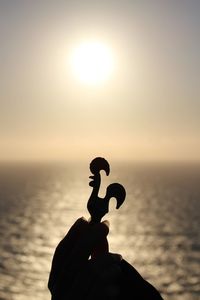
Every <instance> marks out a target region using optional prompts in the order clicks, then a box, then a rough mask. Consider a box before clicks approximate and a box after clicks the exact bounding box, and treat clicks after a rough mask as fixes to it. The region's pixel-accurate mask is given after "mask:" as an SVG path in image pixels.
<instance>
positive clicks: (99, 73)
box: [71, 42, 113, 84]
mask: <svg viewBox="0 0 200 300" xmlns="http://www.w3.org/2000/svg"><path fill="white" fill-rule="evenodd" d="M71 64H72V69H73V72H74V74H75V76H76V77H78V78H79V79H80V80H81V81H82V82H84V83H86V84H96V83H100V82H103V81H105V80H107V79H108V78H109V77H110V75H111V73H112V71H113V59H112V54H111V51H110V49H109V48H108V47H106V46H105V45H104V44H101V43H98V42H88V43H83V44H80V45H79V46H78V47H77V48H76V49H75V50H74V51H73V54H72V58H71Z"/></svg>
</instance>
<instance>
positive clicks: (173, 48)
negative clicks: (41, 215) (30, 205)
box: [0, 0, 200, 160]
mask: <svg viewBox="0 0 200 300" xmlns="http://www.w3.org/2000/svg"><path fill="white" fill-rule="evenodd" d="M91 39H94V40H97V41H99V42H102V43H105V44H106V45H108V47H110V49H111V50H112V53H113V60H114V63H115V72H114V73H113V74H112V76H111V77H110V79H109V80H107V81H105V82H104V83H101V84H99V85H96V86H88V85H84V84H83V83H81V82H80V81H79V80H78V79H77V78H75V77H74V76H73V74H72V70H71V69H70V67H69V63H68V60H69V56H70V53H71V51H72V49H73V48H74V47H76V45H78V44H79V43H81V42H82V41H88V40H91ZM0 44H1V46H0V159H30V158H31V159H32V158H34V159H43V158H45V159H62V158H87V157H89V158H91V157H92V158H93V157H95V156H97V155H101V156H105V157H106V158H108V159H109V157H112V158H116V159H132V160H135V159H136V160H137V159H153V160H154V159H183V160H186V159H192V160H195V159H198V160H200V59H199V53H200V1H199V0H188V1H185V0H168V1H166V0H163V1H162V0H157V1H156V0H153V1H151V0H138V1H134V0H132V1H131V0H130V1H127V0H123V1H117V0H115V1H112V0H109V1H108V0H106V1H104V0H101V1H95V0H91V1H84V0H79V1H76V0H73V1H67V0H65V1H64V0H57V1H50V0H48V1H46V0H43V1H42V0H41V1H38V0H34V1H31V0H0Z"/></svg>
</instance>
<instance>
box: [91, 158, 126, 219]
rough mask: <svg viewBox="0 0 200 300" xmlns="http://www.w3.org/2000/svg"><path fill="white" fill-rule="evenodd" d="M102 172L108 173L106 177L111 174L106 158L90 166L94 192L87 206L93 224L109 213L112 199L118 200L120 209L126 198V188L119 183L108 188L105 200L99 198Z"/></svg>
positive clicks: (97, 159) (95, 161) (95, 160)
mask: <svg viewBox="0 0 200 300" xmlns="http://www.w3.org/2000/svg"><path fill="white" fill-rule="evenodd" d="M101 170H104V171H105V172H106V175H107V176H108V175H109V173H110V166H109V164H108V162H107V161H106V160H105V159H104V158H102V157H96V158H95V159H93V161H92V162H91V164H90V171H91V172H92V174H94V176H90V177H89V178H91V179H92V181H91V182H90V183H89V185H90V186H92V187H93V191H92V193H91V196H90V198H89V200H88V204H87V208H88V211H89V213H90V215H91V222H92V223H93V222H100V221H101V219H102V217H103V216H104V215H105V214H106V213H107V212H108V206H109V200H110V198H112V197H115V198H116V199H117V206H116V208H117V209H118V208H119V207H120V206H121V205H122V203H123V202H124V200H125V197H126V191H125V189H124V187H123V186H122V185H121V184H119V183H113V184H110V185H109V186H108V187H107V191H106V195H105V198H104V199H102V198H99V197H98V193H99V188H100V184H101V175H100V171H101Z"/></svg>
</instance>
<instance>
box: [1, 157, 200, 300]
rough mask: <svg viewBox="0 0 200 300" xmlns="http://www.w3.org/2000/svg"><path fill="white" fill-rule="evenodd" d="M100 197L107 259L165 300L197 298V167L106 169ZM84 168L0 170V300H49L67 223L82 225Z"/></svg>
mask: <svg viewBox="0 0 200 300" xmlns="http://www.w3.org/2000/svg"><path fill="white" fill-rule="evenodd" d="M110 167H111V172H110V175H109V176H106V174H105V173H104V172H103V171H101V178H102V184H101V188H100V193H99V195H100V197H102V198H103V197H104V196H105V190H106V187H107V185H109V184H110V183H113V182H117V183H120V184H122V185H123V186H124V188H125V190H126V199H125V201H124V203H123V204H122V206H121V207H120V208H119V209H118V210H117V209H116V208H115V206H116V202H115V201H116V200H115V199H114V198H113V199H111V200H110V204H109V212H108V214H106V215H105V216H104V219H107V220H109V222H110V232H109V235H108V241H109V245H110V252H113V253H119V254H121V255H122V257H123V258H124V259H125V260H127V261H128V262H129V263H131V264H132V265H133V266H134V267H135V268H136V269H137V271H138V272H139V273H140V274H141V275H142V276H143V278H145V279H146V280H147V281H148V282H150V283H151V284H152V285H154V286H155V287H156V289H158V290H159V292H160V293H161V295H162V297H163V298H164V299H165V300H199V299H200V272H199V271H200V164H197V163H187V162H179V163H176V162H171V163H169V162H168V163H166V162H165V163H158V162H157V163H153V162H151V163H149V162H148V163H144V162H137V163H136V162H133V163H127V162H121V163H119V162H110ZM90 175H91V173H90V170H89V164H88V162H82V163H73V162H56V163H55V162H51V163H49V162H48V163H47V162H45V163H44V162H43V163H41V162H40V163H38V162H37V163H36V162H32V163H27V162H23V163H22V162H21V163H19V162H18V163H11V162H3V163H1V164H0V300H27V299H29V300H35V299H37V300H50V299H51V295H50V292H49V290H48V288H47V283H48V277H49V271H50V268H51V262H52V257H53V254H54V251H55V248H56V246H57V244H58V243H59V241H60V240H61V239H62V238H63V237H64V236H65V234H66V233H67V232H68V230H69V229H70V227H71V226H72V224H73V223H74V222H75V221H76V220H77V219H78V218H79V217H82V216H84V217H85V218H86V219H89V217H90V215H89V213H88V211H87V201H88V199H89V196H90V194H91V191H92V188H91V187H90V186H89V185H88V183H89V178H88V177H89V176H90Z"/></svg>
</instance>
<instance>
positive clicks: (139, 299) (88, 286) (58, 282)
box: [48, 157, 163, 300]
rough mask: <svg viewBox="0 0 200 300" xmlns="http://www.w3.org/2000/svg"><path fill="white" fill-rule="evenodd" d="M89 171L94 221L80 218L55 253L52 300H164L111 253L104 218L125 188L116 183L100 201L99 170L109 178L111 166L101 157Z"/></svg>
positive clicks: (123, 198) (120, 197) (120, 258)
mask: <svg viewBox="0 0 200 300" xmlns="http://www.w3.org/2000/svg"><path fill="white" fill-rule="evenodd" d="M90 170H91V172H92V173H93V174H94V176H90V178H92V179H93V180H92V182H90V186H92V187H93V191H92V194H91V196H90V198H89V201H88V206H87V207H88V210H89V212H90V214H91V220H90V222H88V221H86V220H85V219H84V218H79V219H78V220H77V221H76V222H75V223H74V224H73V225H72V227H71V228H70V230H69V231H68V233H67V235H66V236H65V237H64V239H63V240H62V241H61V242H60V243H59V244H58V246H57V248H56V250H55V253H54V257H53V261H52V267H51V272H50V276H49V282H48V287H49V290H50V292H51V295H52V300H69V299H70V300H71V299H74V300H76V299H77V300H79V299H85V300H100V299H101V300H111V299H113V300H114V299H115V300H119V299H122V300H123V299H133V300H134V299H135V300H162V299H163V298H162V297H161V295H160V293H159V292H158V291H157V289H156V288H155V287H153V286H152V285H151V284H150V283H149V282H147V281H146V280H144V278H142V276H141V275H140V274H139V273H138V272H137V271H136V269H135V268H134V267H133V266H132V265H130V264H129V263H128V262H127V261H125V260H124V259H123V258H122V257H121V255H119V254H115V253H110V252H109V245H108V240H107V235H108V233H109V223H108V221H103V222H101V218H102V217H103V216H104V215H105V214H106V213H107V212H108V204H109V199H110V198H111V197H115V198H116V199H117V207H116V208H119V207H120V206H121V205H122V203H123V202H124V200H125V196H126V193H125V189H124V188H123V186H122V185H120V184H118V183H113V184H111V185H109V186H108V188H107V192H106V196H105V198H104V199H101V198H99V197H98V191H99V186H100V170H104V171H105V172H106V174H107V175H109V171H110V168H109V164H108V162H107V161H106V160H105V159H103V158H100V157H98V158H95V159H94V160H93V161H92V162H91V164H90Z"/></svg>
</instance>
